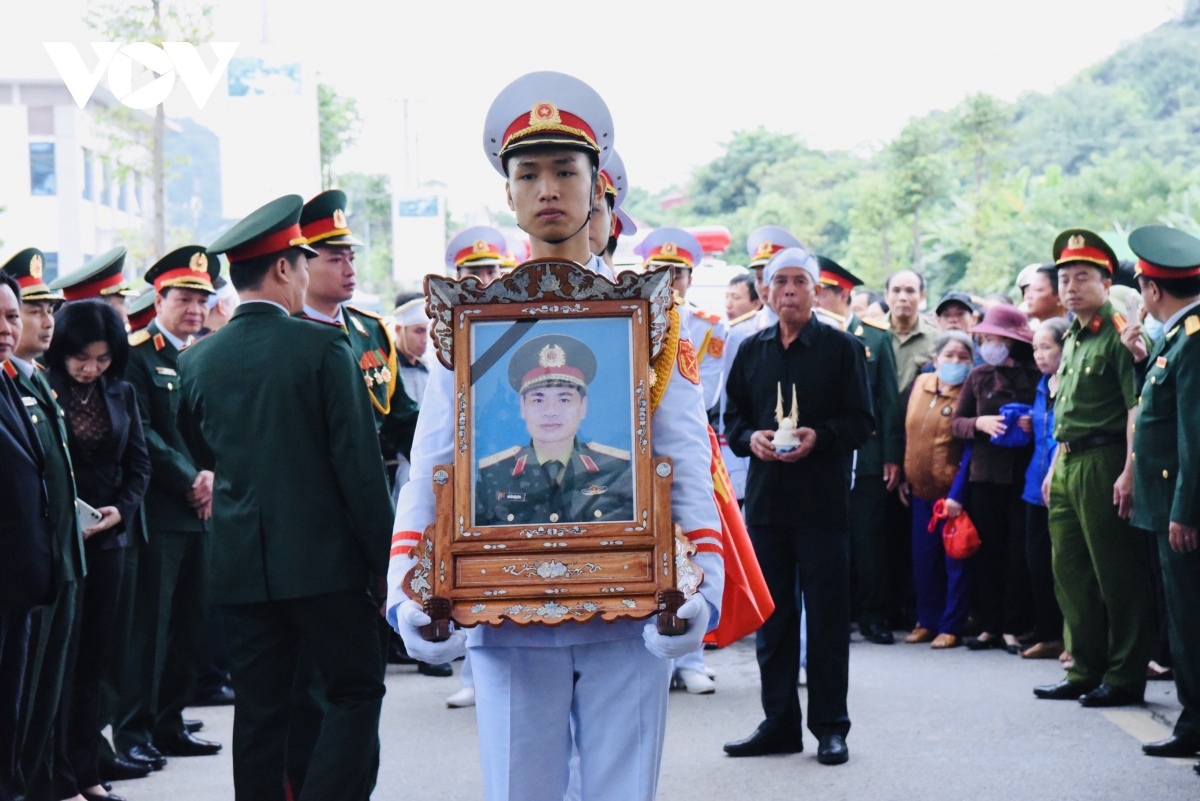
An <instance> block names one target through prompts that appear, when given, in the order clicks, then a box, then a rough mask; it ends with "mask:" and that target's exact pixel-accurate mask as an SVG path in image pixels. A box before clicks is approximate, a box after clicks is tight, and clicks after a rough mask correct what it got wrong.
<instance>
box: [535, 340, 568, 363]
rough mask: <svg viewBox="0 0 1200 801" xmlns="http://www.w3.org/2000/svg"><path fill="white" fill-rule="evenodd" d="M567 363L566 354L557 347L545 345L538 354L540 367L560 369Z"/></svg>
mask: <svg viewBox="0 0 1200 801" xmlns="http://www.w3.org/2000/svg"><path fill="white" fill-rule="evenodd" d="M566 363H567V352H566V351H565V350H563V349H562V348H561V347H560V346H558V345H547V346H546V347H544V348H542V349H541V351H539V352H538V364H539V365H541V366H542V367H562V366H563V365H565V364H566Z"/></svg>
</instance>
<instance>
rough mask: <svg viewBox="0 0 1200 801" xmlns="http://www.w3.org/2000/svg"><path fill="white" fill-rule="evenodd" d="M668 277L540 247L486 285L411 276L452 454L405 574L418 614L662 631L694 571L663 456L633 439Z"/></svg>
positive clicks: (666, 324)
mask: <svg viewBox="0 0 1200 801" xmlns="http://www.w3.org/2000/svg"><path fill="white" fill-rule="evenodd" d="M670 278H671V275H670V270H669V269H663V270H658V271H650V272H646V273H632V272H630V273H622V274H621V275H620V276H618V277H617V282H616V283H615V284H614V283H612V282H610V281H608V280H606V279H605V278H603V277H601V276H598V275H595V274H594V273H591V272H589V271H587V270H584V269H583V268H581V267H579V266H578V265H575V264H572V263H569V262H558V261H549V260H543V261H535V262H528V263H526V264H525V265H522V266H521V267H519V268H517V269H516V270H514V271H513V272H512V273H510V274H509V275H507V276H505V277H503V278H501V279H499V280H497V281H495V282H493V283H492V284H489V285H487V286H481V285H480V284H479V283H478V281H477V280H476V279H474V278H467V279H464V280H463V281H454V280H451V279H445V278H439V277H435V276H430V277H428V278H427V279H426V296H427V299H428V310H429V314H430V318H431V320H432V321H433V323H432V331H431V335H432V337H433V344H434V347H435V349H436V354H437V357H438V359H439V361H441V362H442V363H443V364H444V365H445V366H446V367H448V368H449V369H451V370H453V372H454V382H455V403H456V409H455V438H454V461H453V463H452V464H447V465H439V466H437V467H436V468H435V469H434V471H433V483H434V494H435V497H436V499H437V519H436V522H435V523H434V524H433V525H432V526H430V528H429V530H427V531H426V532H425V536H424V537H423V540H422V542H421V543H420V545H419V546H418V548H417V550H416V551H415V552H414V555H415V556H416V557H417V564H416V565H415V566H414V567H413V569H412V571H411V572H410V573H409V575H408V576H407V577H406V579H405V581H406V583H407V585H408V586H407V587H406V589H407V591H408V592H409V594H410V595H411V596H412V597H414V598H420V599H421V600H422V601H425V602H426V608H427V610H429V609H430V608H433V609H435V610H440V611H441V612H442V613H443V619H446V618H448V619H453V620H454V621H455V623H456V624H457V625H460V626H473V625H478V624H480V623H484V624H491V625H498V624H500V623H502V622H504V621H506V620H511V621H513V622H514V623H516V624H519V625H528V624H544V625H558V624H561V623H563V622H566V621H572V620H573V621H580V622H582V621H586V620H590V619H592V618H594V617H597V616H599V617H601V618H603V619H605V620H610V621H611V620H616V619H617V618H621V617H633V618H645V617H649V616H650V615H653V614H655V613H658V612H660V611H663V612H665V613H666V614H665V615H663V616H662V617H660V627H662V626H663V618H667V617H670V613H671V612H672V611H673V610H674V608H677V606H678V602H681V601H682V597H683V595H684V594H690V592H689V591H690V590H694V588H695V586H697V585H698V584H699V572H698V571H699V568H696V567H695V565H694V563H692V562H691V561H690V559H689V557H690V555H691V553H692V546H691V544H690V543H689V542H688V541H687V540H686V539H685V538H683V537H682V535H681V534H678V533H677V531H676V528H675V526H674V525H673V523H672V521H671V504H670V488H671V481H672V479H673V466H672V464H671V462H670V460H669V459H665V458H655V457H654V455H653V453H652V450H651V446H650V443H651V431H650V418H651V414H652V411H653V402H652V398H653V397H654V392H653V386H654V384H655V381H656V376H655V372H654V366H653V364H654V361H655V359H656V358H657V357H658V355H659V354H660V352H662V350H663V348H664V346H665V345H666V344H667V340H668V334H669V331H670V326H671V317H672V314H673V312H672V311H671V307H672V296H671V281H670ZM668 366H669V365H668ZM681 584H682V585H683V588H684V589H683V590H680V588H679V585H681ZM439 605H440V606H439ZM431 616H433V614H432V613H431Z"/></svg>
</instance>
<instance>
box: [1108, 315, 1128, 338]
mask: <svg viewBox="0 0 1200 801" xmlns="http://www.w3.org/2000/svg"><path fill="white" fill-rule="evenodd" d="M1112 324H1113V328H1115V329H1117V333H1118V334H1124V333H1125V328H1126V327H1127V326H1128V325H1129V323H1128V322H1126V320H1125V316H1124V315H1123V314H1121V313H1120V312H1114V313H1113V316H1112Z"/></svg>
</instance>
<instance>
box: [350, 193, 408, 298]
mask: <svg viewBox="0 0 1200 801" xmlns="http://www.w3.org/2000/svg"><path fill="white" fill-rule="evenodd" d="M337 185H338V188H339V189H341V190H342V191H343V192H345V193H346V200H347V206H348V207H349V208H348V209H347V211H348V214H347V215H346V224H347V225H349V226H350V230H351V231H353V232H354V235H355V236H356V237H357V238H358V239H359V241H361V242H362V243H363V246H362V248H360V249H359V250H358V253H357V255H356V257H355V267H356V268H357V270H358V275H359V283H360V284H361V285H362V286H363V288H364V289H365V290H366V291H368V292H375V293H378V294H379V295H381V296H382V298H383V305H384V307H385V308H384V311H385V312H388V311H391V308H390V307H389V306H388V304H389V303H391V300H392V298H393V297H394V296H395V294H396V293H395V287H394V286H393V284H392V184H391V180H390V179H389V178H388V176H386V175H383V174H380V173H374V174H368V173H361V172H348V173H342V174H341V175H339V176H338V177H337Z"/></svg>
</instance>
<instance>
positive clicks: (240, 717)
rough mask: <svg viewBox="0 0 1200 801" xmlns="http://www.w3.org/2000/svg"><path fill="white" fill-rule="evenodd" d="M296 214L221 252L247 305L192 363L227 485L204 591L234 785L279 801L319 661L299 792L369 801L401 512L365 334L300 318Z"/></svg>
mask: <svg viewBox="0 0 1200 801" xmlns="http://www.w3.org/2000/svg"><path fill="white" fill-rule="evenodd" d="M302 205H303V200H302V199H301V198H300V197H299V196H297V195H287V196H285V197H282V198H279V199H277V200H274V201H272V202H271V203H268V204H267V205H265V206H263V207H262V208H260V209H258V210H257V211H255V212H253V213H252V214H251V215H250V216H248V217H246V218H245V219H243V220H242V221H241V222H239V223H237V224H236V225H234V226H233V227H232V228H231V229H229V231H227V232H226V233H225V234H224V235H222V236H221V237H220V238H219V239H218V240H217V241H216V242H214V243H213V244H212V245H211V246H210V251H211V252H213V253H224V254H226V256H227V257H228V259H229V275H230V280H231V281H232V282H233V285H234V288H235V289H237V291H238V294H239V296H240V298H241V304H240V305H239V306H238V308H237V311H236V312H234V315H233V319H232V320H230V322H229V323H228V324H227V325H226V326H225V327H224V328H223V329H222V330H221V331H220V332H218V333H217V334H214V335H213V336H211V337H206V338H205V339H202V340H200V341H199V342H198V343H196V344H195V345H194V346H193V347H191V348H189V349H188V350H187V351H186V352H185V353H184V354H183V356H182V358H181V359H180V372H181V374H182V375H181V378H182V381H183V389H182V391H181V392H180V394H181V395H182V398H181V400H180V404H179V417H178V422H179V430H180V431H181V432H182V435H183V438H184V439H185V440H186V442H187V443H188V444H189V446H190V447H191V449H192V451H193V452H194V453H196V454H197V456H198V458H199V460H200V462H201V464H202V465H203V466H204V468H205V469H207V470H211V471H213V472H215V474H216V475H217V476H218V477H219V480H218V482H217V485H216V488H215V490H214V492H213V503H212V513H213V520H212V547H211V559H212V580H211V584H210V587H211V590H210V594H211V597H212V600H213V601H214V602H215V603H217V604H220V605H221V607H222V613H223V619H224V623H225V642H226V646H227V648H228V651H229V663H230V673H231V675H232V678H233V684H234V687H235V689H236V700H235V702H234V721H235V722H234V753H233V775H234V789H235V791H236V796H237V798H238V799H255V801H258V799H264V800H265V801H282V799H283V798H284V795H285V783H284V776H285V766H286V759H287V750H288V742H287V738H288V709H289V704H290V699H291V695H292V687H293V684H292V677H293V676H295V675H296V670H297V666H298V665H299V664H300V662H301V660H305V661H308V662H311V663H312V664H314V665H315V667H316V672H317V675H318V677H319V678H320V680H321V682H322V684H323V686H324V691H325V692H324V699H325V709H324V713H325V714H324V717H323V719H322V722H321V728H320V732H319V737H320V742H321V744H322V747H320V748H318V749H315V750H314V751H313V753H312V758H311V760H310V762H309V764H308V766H307V768H308V770H307V776H306V778H305V782H304V786H303V788H302V789H301V790H300V791H299V794H298V798H299V799H324V798H347V799H351V798H353V799H365V798H366V797H367V796H368V795H369V793H370V788H371V786H372V785H373V783H374V777H375V764H376V761H377V737H378V728H379V709H380V703H381V701H382V698H383V693H384V686H383V669H384V662H383V654H382V640H381V638H380V636H379V629H378V623H377V621H378V619H379V607H378V604H377V602H375V601H374V600H372V595H371V592H370V588H371V586H372V579H371V576H372V574H375V575H382V574H383V573H384V572H385V571H386V569H387V547H388V546H387V540H388V527H389V526H390V521H391V517H392V506H391V501H390V499H389V498H388V492H387V483H386V481H387V480H386V477H385V475H384V469H383V460H382V458H381V457H380V453H379V442H378V439H377V435H376V428H375V420H374V415H373V414H372V405H371V400H370V399H369V398H368V397H367V396H368V388H367V386H366V382H364V381H363V380H362V369H361V367H360V365H359V363H358V358H357V357H356V356H355V353H354V351H353V349H352V348H351V342H352V341H353V340H352V339H349V338H348V337H347V333H346V332H345V331H344V330H342V328H341V327H340V326H333V325H316V324H313V323H311V322H309V321H306V320H302V319H298V318H295V317H292V315H294V314H296V313H297V312H299V311H301V309H302V308H303V306H304V302H305V290H306V289H307V285H308V270H307V265H306V262H307V257H308V255H314V256H315V255H316V254H315V252H314V251H313V250H312V249H311V248H310V247H309V246H308V245H307V244H306V242H307V239H306V237H305V236H304V235H303V234H302V233H301V230H300V224H299V223H300V210H301V206H302ZM247 432H253V436H254V443H253V446H252V447H247V442H246V436H247Z"/></svg>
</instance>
